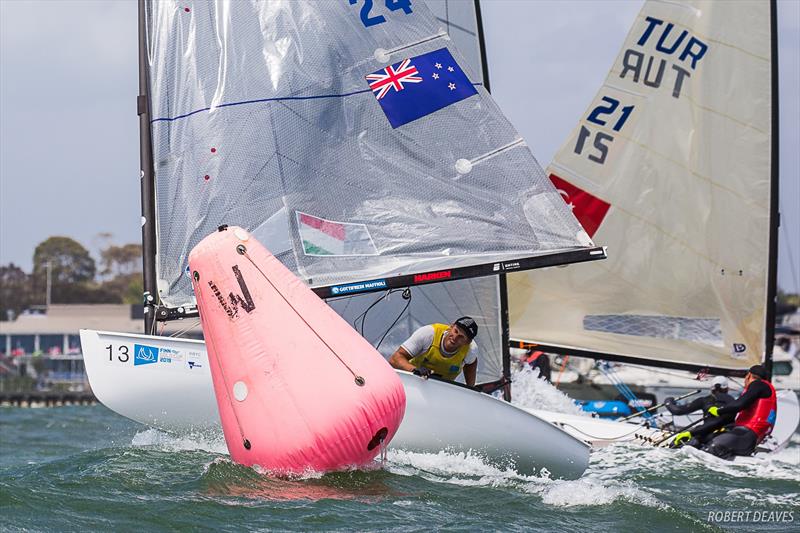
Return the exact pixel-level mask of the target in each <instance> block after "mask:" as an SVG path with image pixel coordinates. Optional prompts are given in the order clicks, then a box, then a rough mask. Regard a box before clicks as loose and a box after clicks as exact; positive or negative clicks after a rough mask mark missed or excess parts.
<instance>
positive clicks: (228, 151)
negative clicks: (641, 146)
mask: <svg viewBox="0 0 800 533" xmlns="http://www.w3.org/2000/svg"><path fill="white" fill-rule="evenodd" d="M464 5H469V9H470V10H472V12H473V15H474V4H471V3H468V4H464ZM148 9H149V10H150V13H151V17H150V21H151V25H150V28H149V30H148V37H149V44H150V58H151V68H150V71H151V79H150V81H151V105H152V117H151V120H152V134H153V147H154V161H155V167H156V168H155V170H156V211H157V217H158V225H157V241H158V242H157V248H158V250H157V252H158V260H157V261H158V265H157V269H158V278H159V280H160V281H159V289H160V291H161V297H162V300H163V302H164V303H166V304H167V305H168V306H171V307H177V306H181V305H190V304H191V303H192V301H193V295H192V293H191V286H190V283H189V280H188V278H187V276H186V267H187V265H186V260H187V257H188V253H189V251H190V250H191V249H192V247H193V246H194V245H195V244H196V243H197V242H199V240H200V239H202V238H203V237H204V236H205V235H207V234H208V233H211V232H213V231H214V230H215V229H216V227H217V226H219V225H221V224H229V225H233V224H236V225H240V226H242V227H244V228H246V229H248V230H250V231H253V232H254V233H255V234H257V235H259V234H261V233H263V234H268V235H270V236H271V237H273V238H274V240H273V241H272V242H275V243H276V244H275V247H276V249H277V250H279V251H277V252H276V256H277V257H278V259H279V260H281V261H282V262H283V263H284V264H285V265H286V266H287V267H288V268H289V269H291V270H292V271H293V272H295V273H296V274H298V275H299V276H300V277H301V278H303V279H304V280H305V281H306V282H307V283H309V284H310V285H312V286H315V287H318V286H324V285H331V284H335V283H348V282H353V281H363V280H369V279H374V278H378V277H388V276H393V275H401V274H403V275H405V274H409V273H415V272H424V271H428V270H436V269H439V268H458V267H462V266H472V265H477V264H485V263H492V262H497V261H506V260H513V259H519V258H522V257H527V256H535V255H547V254H551V253H556V252H560V251H564V250H572V249H577V248H585V247H587V246H589V245H590V244H591V243H590V242H589V241H588V240H587V239H585V238H581V233H582V230H581V227H580V225H579V224H578V223H577V221H575V220H574V218H573V217H572V216H571V214H570V213H569V212H568V211H567V209H566V208H565V207H564V206H563V205H562V204H561V203H560V199H559V198H558V196H557V193H556V191H555V189H554V187H553V186H552V185H551V184H550V183H549V181H548V180H547V179H546V178H545V177H544V175H543V173H542V170H541V168H540V167H539V165H538V163H537V162H536V160H535V158H534V157H533V155H532V154H531V153H530V150H529V149H528V148H527V147H526V146H525V145H524V142H523V141H522V140H521V138H520V137H519V134H518V133H517V132H516V131H515V130H514V128H513V127H512V126H511V124H510V123H509V122H508V120H507V119H506V118H505V117H504V116H503V115H502V113H501V112H500V110H499V109H498V107H497V106H496V104H495V103H494V102H493V101H492V99H491V97H490V96H489V95H488V93H486V91H485V90H483V88H481V87H478V94H477V95H473V96H470V97H468V98H466V99H464V100H461V101H458V102H456V103H454V104H452V105H448V106H446V107H444V108H442V109H439V110H438V111H435V112H433V113H432V114H430V115H428V116H425V117H422V118H420V119H417V120H414V121H413V122H410V123H407V124H405V125H403V126H401V127H398V128H393V127H391V125H390V124H389V122H388V121H387V118H386V116H385V115H384V113H383V111H382V109H381V106H380V105H379V103H378V102H377V101H376V98H375V95H374V94H373V93H372V91H371V90H370V88H369V85H368V83H367V81H366V80H365V78H364V76H365V75H366V74H369V73H372V72H375V71H377V70H379V69H381V68H384V67H385V66H386V62H385V61H384V62H381V61H379V60H378V59H376V57H377V56H376V53H375V52H376V50H378V49H383V50H388V51H392V50H397V49H402V50H401V51H398V52H397V53H393V54H391V55H390V59H389V63H392V64H394V63H395V62H399V61H401V60H403V59H404V58H408V57H415V56H418V55H421V54H425V53H428V52H432V51H436V50H439V49H441V48H442V47H445V46H450V45H451V44H452V41H451V40H449V39H448V38H447V35H446V34H445V32H444V31H443V30H442V24H441V23H440V22H439V21H437V20H435V18H434V17H433V16H432V15H431V13H430V12H429V11H428V10H427V8H426V7H425V5H424V4H422V3H420V4H419V5H417V4H415V5H414V11H413V13H412V14H404V13H403V11H402V10H400V11H394V12H391V13H390V14H389V15H387V17H388V18H387V22H386V23H385V24H379V25H376V26H372V27H370V28H369V29H366V28H364V27H362V23H361V21H360V19H359V11H358V10H357V9H354V8H353V6H349V5H345V4H341V5H340V4H339V3H322V2H303V1H292V2H266V3H259V4H252V3H245V2H230V3H227V2H223V3H219V4H203V3H200V4H198V5H196V6H195V7H194V8H193V9H192V10H191V13H190V14H187V13H186V12H185V11H182V10H176V9H175V4H174V3H169V2H155V3H151V4H149V7H148ZM448 9H449V8H448ZM234 29H235V31H234ZM312 29H313V31H312ZM320 36H324V38H321V37H320ZM450 52H451V53H452V56H453V58H454V61H456V62H457V63H458V65H460V66H462V68H463V67H464V66H466V65H467V63H468V61H467V60H466V59H464V57H463V56H461V55H460V54H459V52H458V51H457V50H456V49H455V48H451V49H450ZM478 81H479V80H475V82H474V83H477V82H478ZM459 161H462V165H461V167H459V168H461V169H462V173H459V171H458V170H457V165H456V163H457V162H459ZM464 161H466V162H467V167H469V168H468V170H467V171H466V172H463V168H464V165H463V162H464ZM279 213H283V214H281V215H279ZM297 213H308V214H311V215H313V216H314V217H317V218H320V219H325V220H332V221H337V222H339V223H341V224H343V225H350V227H363V228H365V231H366V232H367V233H368V234H369V236H370V239H371V241H372V242H373V245H374V249H375V251H376V252H377V255H372V256H369V257H366V256H358V257H350V256H314V255H306V254H304V253H303V251H304V248H303V243H302V238H301V235H300V233H299V227H298V225H297V221H296V216H297ZM282 217H286V220H287V224H286V228H287V231H288V235H287V236H286V237H285V238H283V237H280V236H277V235H276V234H275V230H276V229H277V228H279V227H280V226H281V224H279V223H278V222H281V221H282V220H284V219H283V218H282ZM270 221H271V222H270ZM259 228H263V230H264V231H261V232H259ZM267 229H268V231H267ZM287 242H290V243H291V249H287V248H286V243H287ZM265 244H266V245H267V247H268V248H269V247H270V243H265Z"/></svg>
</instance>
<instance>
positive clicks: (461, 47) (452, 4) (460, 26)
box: [425, 0, 489, 89]
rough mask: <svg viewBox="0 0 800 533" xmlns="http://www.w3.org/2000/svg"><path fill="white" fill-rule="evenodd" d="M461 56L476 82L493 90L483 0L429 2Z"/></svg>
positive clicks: (427, 3)
mask: <svg viewBox="0 0 800 533" xmlns="http://www.w3.org/2000/svg"><path fill="white" fill-rule="evenodd" d="M425 4H426V5H427V6H428V9H430V10H431V13H432V14H433V16H434V17H435V18H436V20H437V22H439V23H440V24H442V25H443V26H444V30H445V31H446V32H447V35H449V36H450V39H451V40H452V41H453V45H454V46H455V47H456V49H458V51H459V52H460V53H461V56H462V57H463V58H464V61H465V62H466V65H467V66H468V67H469V69H470V71H471V72H472V73H473V75H474V77H473V78H471V79H473V80H475V81H476V83H481V84H483V86H484V87H486V88H487V89H488V88H489V79H488V74H487V72H488V68H487V66H486V57H485V56H486V52H485V48H484V42H483V29H482V27H481V14H480V2H479V0H425Z"/></svg>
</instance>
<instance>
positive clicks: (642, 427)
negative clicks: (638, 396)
mask: <svg viewBox="0 0 800 533" xmlns="http://www.w3.org/2000/svg"><path fill="white" fill-rule="evenodd" d="M559 425H561V426H563V427H570V428H572V429H574V430H575V431H577V432H578V433H580V434H582V435H586V436H587V437H589V438H590V439H595V440H605V441H618V440H620V439H624V438H625V437H629V436H631V435H633V434H634V433H636V432H637V431H639V430H640V429H649V428H646V427H645V426H644V425H641V426H636V429H634V430H633V431H630V432H628V433H625V434H624V435H620V436H618V437H600V436H599V435H592V434H591V433H587V432H585V431H583V430H582V429H580V428H578V427H576V426H573V425H572V424H569V423H567V422H560V423H559ZM659 431H660V430H659Z"/></svg>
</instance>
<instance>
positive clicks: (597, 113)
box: [575, 96, 634, 165]
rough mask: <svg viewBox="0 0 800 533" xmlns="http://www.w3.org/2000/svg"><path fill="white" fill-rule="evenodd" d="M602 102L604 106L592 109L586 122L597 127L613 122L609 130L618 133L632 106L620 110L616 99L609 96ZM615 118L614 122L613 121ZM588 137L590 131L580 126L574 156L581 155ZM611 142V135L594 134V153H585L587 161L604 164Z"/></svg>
mask: <svg viewBox="0 0 800 533" xmlns="http://www.w3.org/2000/svg"><path fill="white" fill-rule="evenodd" d="M602 101H603V102H605V104H601V105H598V106H597V107H595V108H594V109H592V112H591V113H589V116H588V117H586V121H587V122H591V123H593V124H597V125H598V126H606V125H608V123H609V122H612V121H613V122H614V125H613V126H612V127H611V129H612V130H613V131H620V130H621V129H622V126H624V125H625V121H627V120H628V117H629V116H630V114H631V112H632V111H633V108H634V106H632V105H626V106H624V107H622V108H620V107H619V104H620V102H619V100H617V99H616V98H611V97H610V96H604V97H603V98H602ZM606 104H607V105H606ZM618 109H619V111H618ZM615 118H616V120H614V119H615ZM590 137H592V130H590V129H589V128H587V127H586V126H584V125H581V129H580V131H579V132H578V142H577V143H575V153H576V154H578V155H580V154H582V153H583V149H584V147H585V146H586V141H587V140H588V139H589V138H590ZM613 141H614V136H613V135H612V134H611V133H606V132H604V131H597V132H594V139H593V141H592V146H593V147H594V149H595V151H596V152H595V153H587V157H588V158H589V160H590V161H594V162H595V163H599V164H601V165H602V164H603V163H605V161H606V157H607V156H608V147H609V146H610V144H611V143H612V142H613Z"/></svg>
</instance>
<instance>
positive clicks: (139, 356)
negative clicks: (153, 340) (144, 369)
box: [133, 344, 158, 366]
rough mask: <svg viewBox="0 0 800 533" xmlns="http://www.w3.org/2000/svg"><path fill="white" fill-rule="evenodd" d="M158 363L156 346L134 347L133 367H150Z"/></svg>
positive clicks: (140, 345) (142, 345)
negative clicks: (151, 364)
mask: <svg viewBox="0 0 800 533" xmlns="http://www.w3.org/2000/svg"><path fill="white" fill-rule="evenodd" d="M157 362H158V348H156V347H155V346H145V345H144V344H134V345H133V366H139V365H149V364H150V363H157Z"/></svg>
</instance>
